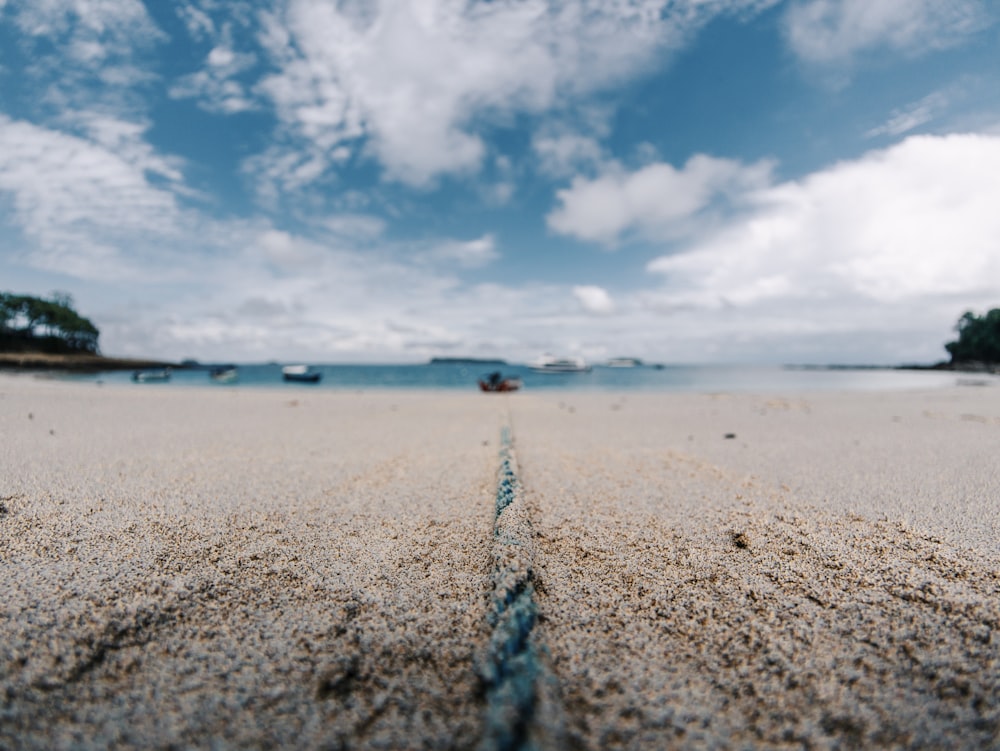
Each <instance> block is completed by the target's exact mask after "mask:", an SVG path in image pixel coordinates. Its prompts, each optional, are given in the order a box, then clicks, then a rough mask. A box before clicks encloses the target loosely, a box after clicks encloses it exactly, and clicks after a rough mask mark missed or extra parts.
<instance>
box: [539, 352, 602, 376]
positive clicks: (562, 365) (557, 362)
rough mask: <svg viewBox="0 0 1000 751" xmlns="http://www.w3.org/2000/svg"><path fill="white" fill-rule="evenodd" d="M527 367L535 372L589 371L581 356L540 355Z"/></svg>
mask: <svg viewBox="0 0 1000 751" xmlns="http://www.w3.org/2000/svg"><path fill="white" fill-rule="evenodd" d="M528 367H529V368H531V369H532V370H533V371H535V372H536V373H589V372H590V366H589V365H587V363H586V362H585V361H584V359H583V358H582V357H555V356H553V355H542V356H541V357H540V358H538V359H537V360H535V362H533V363H529V364H528Z"/></svg>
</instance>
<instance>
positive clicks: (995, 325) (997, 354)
mask: <svg viewBox="0 0 1000 751" xmlns="http://www.w3.org/2000/svg"><path fill="white" fill-rule="evenodd" d="M955 330H956V331H957V332H958V339H957V340H956V341H953V342H948V343H947V344H946V345H944V348H945V349H946V350H948V354H949V355H951V361H952V362H953V363H967V362H982V363H987V364H989V365H994V364H996V363H1000V308H993V310H991V311H990V312H988V313H987V314H986V315H983V316H977V315H976V314H975V313H973V312H972V311H968V312H966V313H965V314H964V315H963V316H962V317H961V318H959V319H958V323H957V324H956V325H955Z"/></svg>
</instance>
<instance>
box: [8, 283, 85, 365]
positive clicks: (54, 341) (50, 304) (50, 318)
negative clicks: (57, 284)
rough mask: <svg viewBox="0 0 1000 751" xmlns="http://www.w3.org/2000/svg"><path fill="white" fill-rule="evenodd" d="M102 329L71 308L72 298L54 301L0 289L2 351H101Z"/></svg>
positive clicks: (60, 295)
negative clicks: (99, 347)
mask: <svg viewBox="0 0 1000 751" xmlns="http://www.w3.org/2000/svg"><path fill="white" fill-rule="evenodd" d="M99 336H100V332H99V331H98V330H97V327H96V326H94V324H93V323H91V322H90V321H89V320H88V319H86V318H84V317H83V316H81V315H80V314H79V313H77V312H76V311H75V310H73V307H72V298H71V297H70V296H69V295H67V294H65V293H58V292H57V293H54V294H53V296H52V299H51V300H46V299H44V298H41V297H32V296H31V295H14V294H11V293H7V292H0V350H27V349H39V350H42V351H47V352H89V353H94V354H96V353H97V352H98V344H97V340H98V337H99Z"/></svg>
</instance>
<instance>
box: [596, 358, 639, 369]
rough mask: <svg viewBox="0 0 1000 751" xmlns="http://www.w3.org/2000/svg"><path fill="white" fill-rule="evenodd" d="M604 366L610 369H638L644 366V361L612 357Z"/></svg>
mask: <svg viewBox="0 0 1000 751" xmlns="http://www.w3.org/2000/svg"><path fill="white" fill-rule="evenodd" d="M604 364H605V365H606V366H607V367H609V368H638V367H641V366H642V360H640V359H639V358H638V357H612V358H611V359H610V360H608V361H607V362H606V363H604Z"/></svg>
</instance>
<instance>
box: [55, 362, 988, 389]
mask: <svg viewBox="0 0 1000 751" xmlns="http://www.w3.org/2000/svg"><path fill="white" fill-rule="evenodd" d="M315 368H316V369H317V370H319V371H321V372H322V374H323V378H322V381H321V382H320V383H318V384H308V383H288V382H285V381H284V380H283V379H282V377H281V365H278V364H273V363H271V364H262V365H240V366H239V379H238V381H237V382H236V383H232V384H221V383H215V382H214V381H212V380H211V379H210V378H209V375H208V370H207V369H201V368H192V369H175V370H174V371H173V372H172V374H171V378H170V380H169V381H168V382H165V383H160V382H155V383H134V382H133V381H132V374H131V373H130V372H106V373H99V374H91V375H72V376H66V378H69V379H72V380H74V381H90V382H102V383H109V384H111V383H120V384H129V385H131V386H133V387H134V388H143V389H155V388H184V387H190V386H211V387H212V388H218V389H241V388H274V389H341V390H345V389H349V390H355V391H357V390H367V389H428V390H442V389H443V390H449V391H476V390H478V385H477V380H478V379H479V378H481V377H483V376H485V375H486V374H488V373H490V372H492V371H500V372H501V373H502V374H503V375H504V376H505V377H517V378H520V379H521V380H522V381H523V387H522V390H523V391H553V390H573V391H685V392H701V393H714V392H731V391H741V392H764V393H768V392H775V393H787V392H806V391H858V390H861V391H866V390H900V389H923V388H939V387H945V386H953V385H956V384H959V383H972V382H974V383H977V384H978V383H990V384H1000V378H997V377H993V376H976V377H971V376H969V375H967V374H966V375H962V374H957V373H948V372H942V371H912V370H891V369H884V370H883V369H857V370H852V369H814V368H808V369H807V368H786V367H780V366H760V365H752V366H736V365H704V366H698V365H668V366H664V367H663V368H662V369H658V368H654V367H651V366H640V367H635V368H609V367H604V366H595V367H594V368H593V369H592V370H591V371H590V372H587V373H536V372H534V371H532V370H531V369H530V368H528V367H527V366H524V365H514V364H511V365H502V366H501V365H487V364H479V363H428V364H419V365H339V364H338V365H316V366H315Z"/></svg>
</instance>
